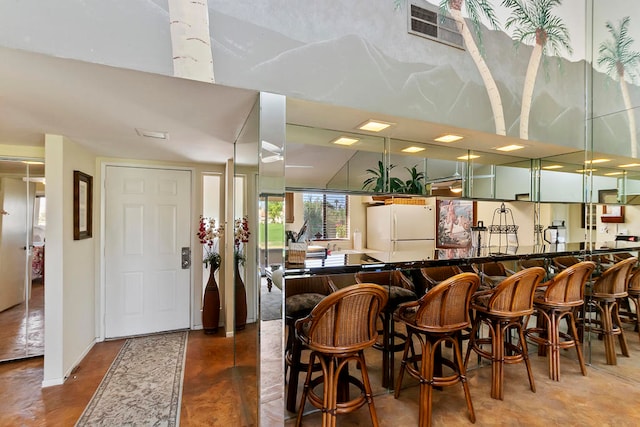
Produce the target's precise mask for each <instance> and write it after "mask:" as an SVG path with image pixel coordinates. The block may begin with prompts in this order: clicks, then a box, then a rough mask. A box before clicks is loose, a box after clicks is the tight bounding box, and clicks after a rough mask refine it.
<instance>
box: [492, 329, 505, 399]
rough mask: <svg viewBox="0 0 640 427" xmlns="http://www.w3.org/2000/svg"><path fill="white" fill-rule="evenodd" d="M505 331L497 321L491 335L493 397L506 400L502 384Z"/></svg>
mask: <svg viewBox="0 0 640 427" xmlns="http://www.w3.org/2000/svg"><path fill="white" fill-rule="evenodd" d="M504 339H505V336H504V330H503V329H502V322H500V321H497V322H495V325H494V327H493V333H492V335H491V353H492V356H493V358H492V360H491V378H492V384H491V397H492V398H494V399H499V400H504V396H503V393H502V384H503V382H504Z"/></svg>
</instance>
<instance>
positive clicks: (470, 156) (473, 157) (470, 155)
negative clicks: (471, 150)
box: [456, 154, 480, 160]
mask: <svg viewBox="0 0 640 427" xmlns="http://www.w3.org/2000/svg"><path fill="white" fill-rule="evenodd" d="M478 157H480V156H477V155H475V154H465V155H464V156H460V157H456V159H458V160H471V159H477V158H478Z"/></svg>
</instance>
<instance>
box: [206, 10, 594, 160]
mask: <svg viewBox="0 0 640 427" xmlns="http://www.w3.org/2000/svg"><path fill="white" fill-rule="evenodd" d="M337 3H339V4H340V6H338V7H334V8H332V11H327V10H324V9H326V8H323V6H322V5H317V4H316V5H312V4H304V5H301V4H300V3H295V4H293V3H290V4H289V7H288V8H283V7H279V8H276V9H275V10H273V9H269V18H265V17H264V15H263V16H260V17H258V16H256V15H255V13H256V11H264V10H265V9H268V4H271V5H273V4H274V2H272V1H271V2H269V1H262V2H260V1H258V2H257V5H256V2H254V5H256V7H255V8H254V9H252V8H249V7H247V6H246V5H243V4H239V3H237V2H235V3H232V4H229V3H228V2H223V1H220V0H210V8H211V10H212V12H211V19H212V21H213V22H214V24H213V25H212V36H213V38H214V40H215V41H216V42H215V43H214V57H215V58H216V75H217V78H218V81H219V82H224V83H227V84H230V85H234V86H235V85H246V84H249V85H251V86H252V87H256V88H258V87H262V88H264V87H269V88H270V90H273V91H276V92H279V93H285V94H287V95H290V96H298V97H302V98H307V99H313V100H318V101H324V102H330V103H335V104H339V105H348V106H354V107H357V108H362V109H366V110H372V111H379V112H383V113H387V114H394V115H401V116H408V117H412V118H417V119H421V120H426V121H432V122H439V123H446V124H451V125H455V126H460V127H466V128H471V129H477V130H480V131H484V132H491V133H496V134H499V135H510V136H516V137H521V138H524V139H532V140H541V141H549V142H555V143H558V144H563V145H570V146H574V147H576V148H582V147H583V145H584V133H583V127H582V126H576V123H584V114H585V113H584V86H585V66H584V62H583V60H576V61H574V60H571V59H559V58H560V57H559V56H558V55H560V54H562V53H565V52H566V53H571V52H572V51H573V50H572V47H571V45H570V40H571V38H570V35H569V30H568V26H567V24H565V23H564V21H563V19H562V18H559V17H558V16H556V15H555V14H554V12H555V9H559V8H562V7H565V6H563V5H562V2H560V1H552V0H546V1H536V2H522V1H507V2H479V1H444V2H442V4H441V6H443V8H442V11H444V10H446V11H447V13H449V14H450V16H451V18H452V19H453V21H454V22H455V26H456V28H457V30H458V32H459V33H460V34H461V35H462V38H463V39H464V45H465V46H466V50H460V49H457V48H455V47H451V46H449V45H446V44H443V43H438V42H436V41H432V40H428V39H425V38H423V37H417V36H415V35H413V34H410V32H409V31H408V22H409V19H408V16H407V15H408V13H409V8H410V7H411V5H412V4H413V5H419V6H420V7H427V8H428V7H429V5H431V6H432V7H435V10H436V11H438V10H439V9H438V5H436V4H433V2H432V3H428V2H425V1H410V0H405V1H395V2H394V1H393V0H389V1H388V2H369V1H364V0H361V1H358V0H356V1H352V2H349V3H350V5H349V6H347V5H345V2H337ZM503 3H504V5H503ZM566 3H569V6H568V7H573V8H575V7H576V5H578V6H579V7H581V8H582V10H584V3H583V2H582V1H570V2H566ZM354 4H355V5H356V6H357V7H356V6H354ZM343 6H344V7H343ZM292 9H295V10H292ZM350 12H353V14H350ZM565 12H566V11H565ZM580 15H581V14H578V16H580ZM287 20H289V21H288V22H287ZM349 20H350V21H351V23H352V26H351V27H348V26H347V22H348V21H349ZM320 21H321V22H320ZM363 22H364V23H367V22H368V23H372V25H368V26H365V25H363ZM374 23H379V24H380V25H374ZM572 24H573V27H574V28H575V29H576V31H578V32H580V33H581V34H583V33H584V19H582V20H577V22H573V23H572ZM301 27H304V28H307V29H308V31H307V33H306V34H305V33H304V32H303V31H302V30H301ZM507 28H508V29H509V30H511V31H510V33H513V36H514V38H515V41H514V40H513V39H512V38H511V36H510V34H508V33H507V32H506V31H505V30H506V29H507ZM251 35H253V37H251ZM232 41H233V42H234V43H232ZM578 50H579V51H584V42H583V41H582V44H581V46H580V47H579V49H578ZM583 56H584V55H583ZM559 62H560V63H562V64H561V66H560V65H558V64H559ZM224 64H226V66H229V68H228V69H227V68H226V66H225V65H224ZM232 64H233V65H232ZM541 64H542V65H541ZM238 70H242V71H241V72H240V73H238Z"/></svg>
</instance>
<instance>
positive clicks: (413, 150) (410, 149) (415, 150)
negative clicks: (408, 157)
mask: <svg viewBox="0 0 640 427" xmlns="http://www.w3.org/2000/svg"><path fill="white" fill-rule="evenodd" d="M424 150H425V148H424V147H416V146H415V145H412V146H411V147H407V148H403V149H402V152H404V153H419V152H420V151H424Z"/></svg>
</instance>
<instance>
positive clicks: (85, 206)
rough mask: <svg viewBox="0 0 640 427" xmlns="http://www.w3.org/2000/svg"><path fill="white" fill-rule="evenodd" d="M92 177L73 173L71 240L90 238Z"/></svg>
mask: <svg viewBox="0 0 640 427" xmlns="http://www.w3.org/2000/svg"><path fill="white" fill-rule="evenodd" d="M92 201H93V177H92V176H91V175H87V174H86V173H82V172H80V171H73V240H81V239H88V238H90V237H91V230H92V228H93V227H92V220H91V218H92V212H93V205H92Z"/></svg>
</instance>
